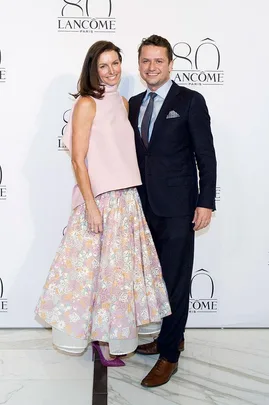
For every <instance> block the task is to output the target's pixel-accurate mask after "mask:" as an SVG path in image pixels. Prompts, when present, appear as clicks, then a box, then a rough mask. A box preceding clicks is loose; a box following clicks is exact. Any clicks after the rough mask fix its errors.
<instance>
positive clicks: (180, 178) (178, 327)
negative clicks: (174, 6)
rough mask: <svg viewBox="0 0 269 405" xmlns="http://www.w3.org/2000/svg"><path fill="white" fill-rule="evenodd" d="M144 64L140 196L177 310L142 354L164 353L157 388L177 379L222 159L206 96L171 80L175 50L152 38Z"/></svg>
mask: <svg viewBox="0 0 269 405" xmlns="http://www.w3.org/2000/svg"><path fill="white" fill-rule="evenodd" d="M138 58H139V71H140V75H141V77H142V79H144V80H145V82H146V83H147V87H148V88H147V91H146V92H143V93H141V94H138V95H137V96H135V97H132V98H131V99H130V102H129V103H130V114H129V118H130V121H131V123H132V126H133V128H134V131H135V139H136V149H137V157H138V163H139V168H140V172H141V176H142V182H143V185H142V186H140V187H139V188H138V191H139V194H140V198H141V201H142V205H143V209H144V212H145V216H146V219H147V221H148V224H149V227H150V230H151V233H152V236H153V239H154V242H155V245H156V249H157V252H158V255H159V259H160V262H161V266H162V271H163V277H164V280H165V282H166V286H167V291H168V295H169V300H170V304H171V308H172V315H170V316H168V317H166V318H164V320H163V325H162V328H161V332H160V334H159V337H158V339H157V340H155V341H153V342H152V343H149V344H146V345H140V346H138V348H137V352H138V353H141V354H156V353H160V357H159V360H158V361H157V363H156V364H155V366H154V367H153V368H152V370H151V371H150V372H149V374H148V375H147V376H146V377H145V378H144V380H143V381H142V383H141V384H142V385H143V386H145V387H156V386H159V385H162V384H165V383H167V382H168V381H169V379H170V378H171V376H172V375H173V374H174V373H175V372H176V371H177V367H178V359H179V355H180V352H181V351H182V350H183V349H184V329H185V325H186V322H187V317H188V310H189V291H190V281H191V275H192V266H193V252H194V231H198V230H200V229H203V228H205V227H206V226H208V224H209V223H210V220H211V216H212V211H213V210H214V209H215V190H216V157H215V151H214V146H213V138H212V134H211V129H210V117H209V115H208V110H207V107H206V103H205V101H204V98H203V96H202V95H201V94H200V93H198V92H196V91H193V90H190V89H188V88H185V87H181V86H178V85H177V84H175V83H174V82H173V81H171V80H170V72H171V70H172V67H173V52H172V48H171V45H170V43H169V42H168V41H167V40H166V39H165V38H162V37H160V36H157V35H152V36H150V37H149V38H147V39H144V40H143V41H142V43H141V45H140V47H139V50H138ZM197 169H198V170H197ZM197 171H198V173H199V192H198V181H197Z"/></svg>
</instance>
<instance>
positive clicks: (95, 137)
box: [36, 41, 171, 366]
mask: <svg viewBox="0 0 269 405" xmlns="http://www.w3.org/2000/svg"><path fill="white" fill-rule="evenodd" d="M121 61H122V57H121V53H120V49H119V48H118V47H117V46H115V45H114V44H113V43H111V42H107V41H98V42H96V43H95V44H93V45H92V46H91V47H90V49H89V51H88V53H87V55H86V58H85V61H84V65H83V68H82V72H81V76H80V79H79V83H78V93H77V94H75V95H74V97H75V98H76V102H75V104H74V106H73V109H72V111H71V115H70V120H69V122H68V125H67V128H66V131H65V134H64V137H63V142H64V143H65V145H66V146H67V148H68V149H69V151H70V153H71V159H72V164H73V168H74V173H75V176H76V180H77V185H76V186H75V187H74V190H73V199H72V208H73V210H72V213H71V216H70V219H69V223H68V226H67V230H66V233H65V236H64V237H63V240H62V242H61V245H60V247H59V249H58V252H57V254H56V257H55V259H54V262H53V264H52V266H51V269H50V272H49V275H48V278H47V281H46V284H45V286H44V291H43V294H42V296H41V298H40V300H39V303H38V305H37V308H36V312H37V314H38V315H39V316H40V317H41V318H42V319H44V320H45V321H46V322H47V323H48V324H50V325H51V326H52V328H53V342H54V344H55V345H56V346H57V347H58V348H60V349H61V350H65V351H68V352H73V353H79V352H80V353H81V352H83V351H84V350H85V348H86V347H87V345H88V341H89V340H90V341H95V342H93V348H94V349H95V350H97V351H98V352H99V354H100V358H101V360H102V362H103V364H104V365H107V366H121V365H124V362H122V360H120V359H119V358H111V355H114V356H117V355H123V354H126V353H131V352H133V351H134V350H135V349H136V347H137V344H138V338H137V334H138V327H139V326H143V331H144V329H145V325H146V326H147V325H149V327H150V332H152V331H153V330H152V325H150V323H153V325H154V323H157V327H158V329H159V322H160V321H161V318H163V317H165V316H167V315H170V313H171V312H170V306H169V302H168V298H167V292H166V287H165V284H164V281H163V279H162V274H161V268H160V264H159V261H158V257H157V253H156V250H155V247H154V244H153V241H152V237H151V234H150V231H149V229H148V226H147V223H146V221H145V218H144V214H143V212H142V208H141V203H140V200H139V196H138V193H137V190H136V186H138V185H140V184H141V178H140V173H139V169H138V165H137V160H136V152H135V143H134V134H133V130H132V127H131V125H130V123H129V121H128V102H127V101H126V100H125V99H124V98H122V97H121V96H120V95H119V93H118V91H117V86H118V84H119V82H120V77H121Z"/></svg>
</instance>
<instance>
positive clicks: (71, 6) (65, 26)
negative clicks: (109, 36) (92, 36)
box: [58, 0, 116, 33]
mask: <svg viewBox="0 0 269 405" xmlns="http://www.w3.org/2000/svg"><path fill="white" fill-rule="evenodd" d="M60 14H61V15H60V17H58V32H77V33H94V32H98V33H113V32H116V19H115V17H113V16H112V14H113V5H112V0H76V1H69V0H68V1H67V0H63V4H62V8H61V11H60Z"/></svg>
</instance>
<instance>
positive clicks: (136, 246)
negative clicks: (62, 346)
mask: <svg viewBox="0 0 269 405" xmlns="http://www.w3.org/2000/svg"><path fill="white" fill-rule="evenodd" d="M96 203H97V205H98V208H99V210H100V212H101V214H102V218H103V227H104V231H103V233H102V234H95V233H93V232H91V231H89V228H88V224H87V220H86V217H85V204H83V205H80V206H79V207H77V208H76V209H75V210H73V211H72V215H71V217H70V220H69V223H68V227H67V230H66V233H65V236H64V237H63V240H62V243H61V245H60V247H59V249H58V252H57V254H56V257H55V259H54V262H53V264H52V266H51V269H50V272H49V275H48V278H47V281H46V283H45V286H44V291H43V294H42V296H41V298H40V300H39V303H38V305H37V308H36V312H37V314H38V315H39V316H40V317H41V318H42V319H44V320H45V321H46V322H47V323H48V324H50V325H51V326H53V327H55V328H57V329H59V330H61V331H64V332H65V333H67V334H68V335H71V336H74V337H76V338H81V339H92V340H100V341H104V342H109V341H110V340H115V339H119V340H126V339H134V338H135V337H137V327H138V326H139V325H147V324H149V323H150V322H159V321H160V320H161V318H163V317H165V316H167V315H170V314H171V310H170V305H169V301H168V296H167V291H166V286H165V283H164V281H163V278H162V272H161V267H160V264H159V260H158V256H157V253H156V250H155V247H154V243H153V240H152V236H151V233H150V231H149V228H148V225H147V223H146V220H145V217H144V214H143V211H142V207H141V202H140V199H139V196H138V193H137V190H136V189H135V188H130V189H126V190H118V191H111V192H108V193H105V194H102V195H100V196H98V197H97V198H96ZM134 349H135V348H134Z"/></svg>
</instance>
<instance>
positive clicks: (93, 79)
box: [71, 41, 122, 99]
mask: <svg viewBox="0 0 269 405" xmlns="http://www.w3.org/2000/svg"><path fill="white" fill-rule="evenodd" d="M106 51H115V52H117V54H118V56H119V60H120V62H121V61H122V56H121V50H120V48H118V47H117V46H116V45H114V44H113V43H112V42H109V41H97V42H95V43H94V44H93V45H92V46H91V47H90V49H89V50H88V52H87V55H86V57H85V60H84V63H83V67H82V71H81V74H80V77H79V80H78V84H77V90H78V92H77V93H75V94H71V95H72V96H73V97H75V98H77V97H79V96H92V97H94V98H99V99H100V98H102V97H103V94H104V91H105V88H104V86H102V85H101V84H100V80H99V75H98V70H97V63H98V58H99V56H100V55H101V54H102V53H103V52H106Z"/></svg>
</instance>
